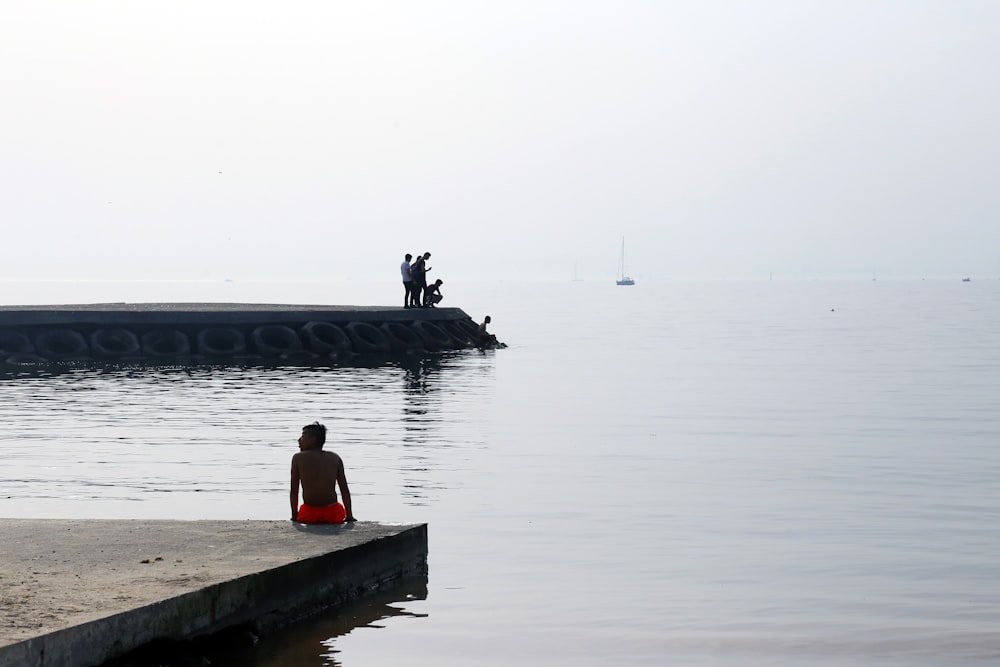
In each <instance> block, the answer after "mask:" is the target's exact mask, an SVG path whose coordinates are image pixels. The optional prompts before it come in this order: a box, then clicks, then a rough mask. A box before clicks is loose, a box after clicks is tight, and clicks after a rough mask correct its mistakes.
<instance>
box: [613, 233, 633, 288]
mask: <svg viewBox="0 0 1000 667" xmlns="http://www.w3.org/2000/svg"><path fill="white" fill-rule="evenodd" d="M615 284H616V285H635V281H634V280H632V279H631V278H629V277H628V276H627V275H625V237H624V236H623V237H622V254H621V257H619V258H618V276H617V279H616V280H615Z"/></svg>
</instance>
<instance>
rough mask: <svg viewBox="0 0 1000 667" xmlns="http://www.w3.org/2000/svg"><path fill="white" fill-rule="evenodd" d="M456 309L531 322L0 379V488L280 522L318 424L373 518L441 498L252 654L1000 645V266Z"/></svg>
mask: <svg viewBox="0 0 1000 667" xmlns="http://www.w3.org/2000/svg"><path fill="white" fill-rule="evenodd" d="M0 287H2V289H3V291H4V293H3V298H2V301H3V302H4V303H28V302H43V303H44V302H48V303H56V302H69V301H76V302H93V301H126V300H128V301H136V300H151V301H159V300H228V301H263V302H268V301H272V302H286V303H354V304H359V305H371V304H395V303H396V302H397V301H399V299H401V298H402V295H401V294H398V295H397V294H396V292H397V291H400V292H401V288H400V289H399V290H396V287H397V286H395V285H388V284H387V285H352V284H347V285H343V284H341V285H319V284H312V285H291V284H285V285H281V284H271V285H263V284H257V285H253V284H248V285H242V284H226V285H224V286H223V285H218V284H207V283H206V284H196V283H192V284H186V285H163V284H145V285H113V284H98V283H95V284H89V285H79V284H78V285H73V286H67V285H58V284H49V285H24V284H21V285H15V284H6V285H3V286H0ZM397 296H398V297H399V298H397ZM445 304H447V305H454V306H459V307H461V308H463V309H465V310H466V312H468V313H469V314H470V315H471V316H472V317H473V318H474V319H476V320H480V319H481V318H482V316H483V315H485V314H487V313H488V314H490V315H492V316H493V329H494V330H495V331H496V333H497V334H498V335H499V337H500V338H501V340H504V341H506V342H507V343H508V344H509V345H510V347H509V349H506V350H501V351H497V352H488V353H480V352H474V351H473V352H462V353H457V354H452V355H448V356H442V357H438V358H429V359H423V360H417V361H414V362H413V363H408V364H399V363H396V364H386V365H378V366H375V367H367V368H358V367H343V368H331V369H297V368H278V369H274V368H269V369H241V368H232V369H186V370H178V369H174V370H133V371H116V372H97V371H71V372H65V373H60V374H25V375H23V376H19V377H13V376H7V377H5V378H3V379H0V482H2V485H0V488H2V489H3V492H2V493H0V515H2V516H8V517H54V516H68V517H81V518H108V517H141V518H174V519H200V518H222V519H245V518H250V519H283V518H286V516H287V512H288V508H287V502H288V501H287V475H288V461H289V458H290V457H291V455H292V453H294V451H295V440H296V438H297V436H298V434H299V430H300V428H301V426H302V425H303V424H305V423H308V422H311V421H313V420H317V419H318V420H321V421H323V422H325V423H326V424H327V425H328V427H329V428H330V442H329V445H328V446H329V447H332V448H333V449H335V450H337V451H338V452H340V453H341V454H342V455H343V456H344V458H345V460H346V463H347V465H348V474H349V478H350V482H351V487H352V491H353V494H354V502H355V513H356V514H357V516H358V517H359V518H360V519H362V520H375V521H383V522H392V523H396V522H407V523H408V522H427V523H428V524H429V532H430V555H429V570H430V573H429V576H428V579H427V581H425V582H424V581H418V582H412V583H411V584H409V585H408V586H407V587H405V588H404V589H401V590H399V591H394V592H391V593H390V594H388V595H387V596H383V597H381V598H377V599H375V600H372V601H368V602H366V603H364V604H359V605H357V606H355V607H352V608H351V609H349V610H347V611H346V612H345V613H342V614H339V615H331V616H329V617H326V618H321V619H318V620H317V621H316V622H315V623H312V624H308V625H305V626H303V627H301V628H298V629H297V630H295V631H294V632H289V633H288V634H287V635H286V636H284V637H282V638H276V639H272V640H268V641H266V642H264V644H263V645H262V646H260V647H259V649H258V651H257V653H256V658H254V659H253V660H251V659H250V658H246V657H241V658H240V661H241V664H253V665H255V666H256V667H277V666H278V665H296V666H303V667H313V666H316V667H318V666H320V665H345V666H354V667H358V666H368V665H395V664H406V665H410V666H417V665H435V666H441V665H468V664H477V665H501V664H504V665H506V664H522V665H549V664H577V665H609V664H620V665H644V666H647V665H648V666H652V665H664V664H671V665H720V664H724V665H803V664H807V665H859V664H864V665H928V666H929V665H995V664H998V663H1000V559H998V554H1000V483H998V481H997V480H998V479H1000V412H998V410H997V405H998V404H1000V281H985V280H984V281H974V282H971V283H962V282H959V281H957V280H956V281H911V282H904V281H898V282H894V281H879V282H871V281H859V282H842V281H812V282H778V281H775V282H757V283H751V282H719V283H708V282H703V283H682V282H672V283H661V284H650V283H647V284H643V283H640V284H639V285H636V286H635V287H631V288H624V287H616V286H615V285H613V284H611V285H605V284H596V283H586V282H584V283H579V282H577V283H565V284H547V285H524V284H515V283H499V284H493V285H469V286H461V285H457V286H455V287H454V288H453V289H452V290H450V291H448V292H446V301H445Z"/></svg>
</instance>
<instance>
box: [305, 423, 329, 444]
mask: <svg viewBox="0 0 1000 667" xmlns="http://www.w3.org/2000/svg"><path fill="white" fill-rule="evenodd" d="M302 432H303V433H308V434H310V435H313V436H315V437H316V440H317V441H318V442H319V446H320V447H322V446H323V445H324V444H325V443H326V427H325V426H323V425H322V424H320V423H319V422H313V423H312V424H309V425H308V426H303V427H302Z"/></svg>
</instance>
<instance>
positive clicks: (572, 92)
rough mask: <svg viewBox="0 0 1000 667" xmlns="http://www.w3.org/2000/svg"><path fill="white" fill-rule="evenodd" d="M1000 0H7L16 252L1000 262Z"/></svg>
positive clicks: (77, 264)
mask: <svg viewBox="0 0 1000 667" xmlns="http://www.w3.org/2000/svg"><path fill="white" fill-rule="evenodd" d="M998 63H1000V3H997V2H992V1H983V2H980V1H976V0H969V1H963V0H941V1H938V2H928V1H922V0H864V1H851V0H848V1H840V2H830V1H829V0H825V1H823V2H811V1H808V0H787V1H773V2H767V1H764V2H743V1H736V0H733V1H731V2H713V1H711V0H709V1H704V0H698V1H689V2H688V1H684V2H669V1H667V0H657V1H650V2H640V1H628V0H626V1H624V2H609V1H603V2H587V1H581V0H567V1H565V2H556V1H545V0H533V1H530V2H518V1H506V2H495V1H494V2H476V1H469V0H453V1H451V2H427V1H424V0H420V1H412V0H407V1H405V2H337V1H330V0H324V1H323V2H266V3H261V2H247V1H240V2H235V1H218V2H211V1H204V0H202V1H198V2H183V1H171V2H159V3H152V2H129V1H127V0H117V1H114V2H98V1H88V0H82V1H81V0H72V1H67V2H54V1H51V0H40V1H37V2H13V1H12V2H6V3H4V7H3V12H2V21H0V90H2V91H3V92H2V103H0V147H2V150H0V217H2V222H3V239H4V243H3V249H4V261H3V264H2V269H0V278H5V279H12V278H13V279H38V278H74V277H91V278H111V279H130V278H149V279H159V278H198V279H205V278H209V279H214V278H219V279H221V278H224V277H230V278H234V279H237V280H240V279H260V278H264V279H269V278H289V279H312V278H315V279H320V280H340V279H345V278H348V277H350V278H352V279H354V280H380V279H386V280H394V279H396V274H397V271H398V265H399V262H400V261H401V260H402V255H403V253H404V252H407V251H409V252H413V253H416V252H419V251H423V250H431V251H432V252H433V253H434V258H433V261H432V262H431V264H432V265H433V266H434V267H435V270H436V273H437V276H438V277H441V278H444V279H445V280H446V281H447V280H449V279H451V280H462V279H466V280H492V279H504V280H517V279H554V280H568V279H569V278H570V277H571V276H572V274H573V271H574V267H576V271H577V272H578V274H579V276H580V277H582V278H584V279H587V280H608V279H613V277H614V274H615V271H616V267H617V261H618V251H619V245H620V243H621V238H622V236H623V235H624V236H625V238H626V243H627V253H628V254H627V262H628V268H629V272H630V273H632V274H633V275H634V276H635V277H637V278H640V279H644V280H658V279H667V278H675V279H679V278H697V277H720V278H740V277H757V278H759V277H766V276H767V275H768V274H769V273H771V272H773V273H774V275H775V277H776V278H777V277H793V276H794V277H811V276H824V275H845V274H846V275H850V274H857V275H860V276H862V277H863V276H868V275H870V274H871V272H872V271H878V272H879V273H880V274H881V275H885V276H892V275H895V276H925V275H926V276H929V277H930V276H938V275H941V276H948V275H955V276H958V275H962V276H964V275H972V276H982V277H987V276H989V277H996V276H998V275H1000V252H998V250H1000V224H998V221H997V220H996V218H997V212H998V211H1000V184H998V180H1000V179H998V167H1000V164H998V161H1000V75H998V74H997V71H998V70H997V68H998Z"/></svg>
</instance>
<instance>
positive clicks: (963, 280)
mask: <svg viewBox="0 0 1000 667" xmlns="http://www.w3.org/2000/svg"><path fill="white" fill-rule="evenodd" d="M962 282H963V283H969V282H972V278H962Z"/></svg>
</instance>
